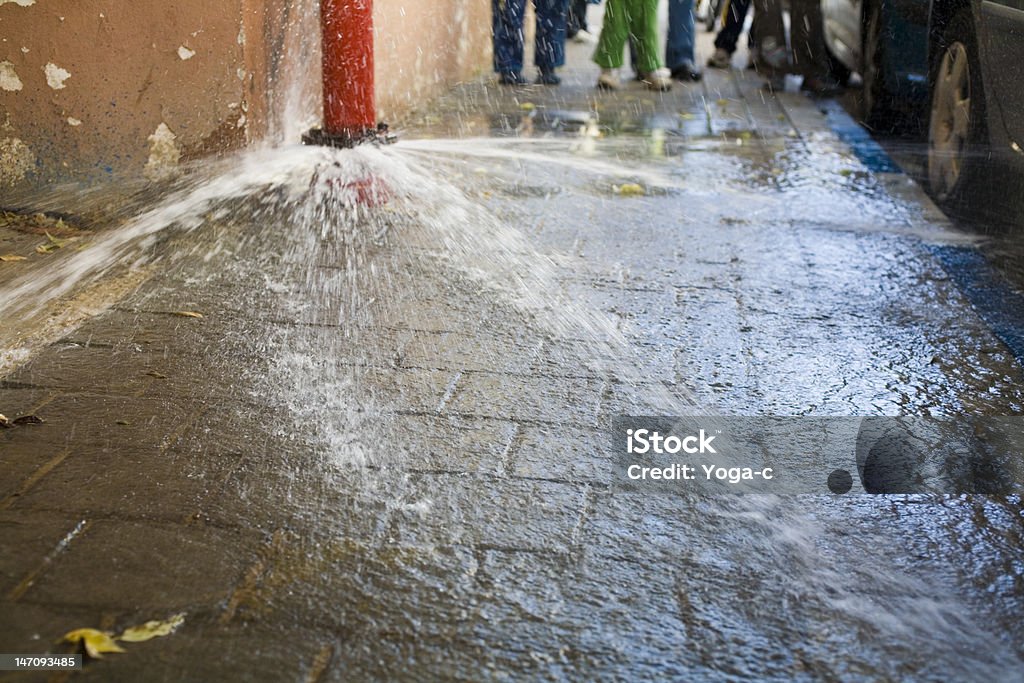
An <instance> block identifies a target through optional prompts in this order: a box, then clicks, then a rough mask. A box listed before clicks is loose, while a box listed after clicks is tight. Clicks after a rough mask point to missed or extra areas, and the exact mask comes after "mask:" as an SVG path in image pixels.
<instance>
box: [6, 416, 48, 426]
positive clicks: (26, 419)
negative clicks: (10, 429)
mask: <svg viewBox="0 0 1024 683" xmlns="http://www.w3.org/2000/svg"><path fill="white" fill-rule="evenodd" d="M11 424H16V425H41V424H43V419H42V418H40V417H36V416H35V415H22V416H21V417H16V418H14V419H13V420H11Z"/></svg>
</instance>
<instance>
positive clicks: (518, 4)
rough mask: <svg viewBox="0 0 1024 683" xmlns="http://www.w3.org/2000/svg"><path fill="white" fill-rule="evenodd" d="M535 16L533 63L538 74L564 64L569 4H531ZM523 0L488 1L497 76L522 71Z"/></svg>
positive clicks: (559, 0) (540, 0)
mask: <svg viewBox="0 0 1024 683" xmlns="http://www.w3.org/2000/svg"><path fill="white" fill-rule="evenodd" d="M533 8H534V10H535V12H536V15H537V30H536V41H535V44H534V55H533V61H534V62H536V63H537V68H538V69H540V70H541V71H553V70H554V69H555V67H558V66H562V65H563V64H565V22H566V15H567V14H568V11H569V0H533ZM525 14H526V0H491V16H492V18H493V26H492V31H493V36H494V70H495V71H497V72H498V73H499V74H512V73H519V72H520V71H522V70H523V17H524V16H525Z"/></svg>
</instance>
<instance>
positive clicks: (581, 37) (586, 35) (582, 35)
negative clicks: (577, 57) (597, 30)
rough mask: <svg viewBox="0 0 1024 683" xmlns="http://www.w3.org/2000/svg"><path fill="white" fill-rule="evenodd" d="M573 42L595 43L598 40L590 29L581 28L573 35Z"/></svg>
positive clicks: (582, 43)
mask: <svg viewBox="0 0 1024 683" xmlns="http://www.w3.org/2000/svg"><path fill="white" fill-rule="evenodd" d="M572 42H574V43H579V44H581V45H593V44H594V43H596V42H597V36H595V35H594V34H593V33H591V32H590V31H588V30H586V29H584V28H581V29H580V30H579V31H576V33H575V34H574V35H573V36H572Z"/></svg>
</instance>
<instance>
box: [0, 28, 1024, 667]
mask: <svg viewBox="0 0 1024 683" xmlns="http://www.w3.org/2000/svg"><path fill="white" fill-rule="evenodd" d="M702 41H704V42H703V43H702V46H703V47H704V49H705V54H707V46H706V44H704V43H706V41H707V37H706V36H704V35H702ZM588 52H589V49H588V48H584V47H582V46H571V48H570V51H569V59H570V63H569V66H568V67H567V68H566V70H565V71H566V73H565V81H566V82H565V84H564V85H563V86H561V87H559V88H544V87H540V86H536V87H527V88H521V89H503V88H498V87H497V86H494V85H489V84H484V83H473V84H465V85H463V86H460V87H458V88H456V89H455V90H453V92H452V93H451V94H450V95H449V96H447V97H446V98H444V99H443V100H442V101H441V102H440V103H439V105H438V107H437V109H436V110H435V111H433V112H431V113H429V114H423V115H422V116H421V117H420V118H419V119H418V120H416V121H412V122H409V123H408V124H407V125H406V126H404V131H403V140H402V141H401V142H400V143H399V144H398V146H397V147H396V148H395V150H393V151H391V150H388V151H387V152H386V153H387V154H395V155H401V156H402V158H407V159H412V160H415V162H416V163H417V164H422V165H424V166H426V167H428V168H430V169H433V170H434V171H435V173H436V175H437V176H438V177H439V178H443V179H445V180H447V181H448V182H451V183H453V184H454V185H456V186H457V187H459V188H460V189H461V190H462V191H464V192H465V194H466V195H467V196H468V197H469V198H470V200H471V202H472V206H474V207H476V206H482V207H484V209H483V210H484V211H485V212H486V213H487V214H489V215H495V216H497V217H499V219H500V221H501V223H502V224H503V225H505V226H507V228H506V230H507V232H498V233H493V232H489V231H490V230H491V229H490V228H489V227H488V225H487V224H481V225H479V226H477V227H474V225H469V224H467V225H466V226H448V227H447V228H444V227H443V226H442V227H440V228H439V227H438V226H436V225H432V224H428V221H429V220H430V216H432V215H434V214H433V212H437V215H441V216H445V215H448V214H445V213H443V211H442V210H443V209H444V206H443V205H442V204H443V202H442V200H441V199H439V200H438V205H437V206H433V205H431V206H425V207H424V211H423V214H422V215H419V216H418V215H416V214H414V213H411V212H405V213H402V212H401V211H395V213H396V214H397V215H396V218H395V220H394V223H393V227H392V231H391V233H389V234H387V235H383V236H380V235H361V236H357V237H356V238H354V242H351V243H346V242H343V241H342V242H338V241H332V240H330V239H323V240H320V241H317V240H316V239H314V238H313V236H311V235H308V234H299V233H298V232H297V231H298V226H296V225H294V224H287V223H284V222H282V214H280V213H277V212H275V211H274V210H263V209H260V207H263V206H264V204H261V203H260V198H254V199H253V200H252V201H249V202H247V201H239V202H237V203H235V204H233V205H231V207H230V208H231V210H225V211H221V212H213V213H211V215H210V216H208V217H207V219H206V223H205V224H204V225H203V226H202V227H201V228H199V229H197V230H194V231H192V232H188V233H180V234H173V235H172V236H170V237H168V238H166V239H164V240H162V241H160V242H158V243H155V244H154V245H153V247H152V248H153V249H154V250H155V251H156V253H158V254H160V255H161V256H162V259H161V260H159V261H158V262H157V263H155V264H154V265H153V266H152V268H151V269H150V270H148V271H147V273H146V275H147V279H145V281H144V282H143V283H142V284H141V286H139V288H138V289H137V290H135V291H133V292H132V293H131V294H130V295H128V296H126V297H124V298H122V299H120V300H119V302H118V303H117V304H116V305H115V306H113V307H112V308H110V309H108V310H106V311H104V312H102V313H100V314H98V315H95V316H94V317H91V318H89V319H88V320H86V321H85V322H84V323H83V324H81V325H80V326H79V327H77V329H75V330H74V331H73V332H70V333H67V334H65V335H64V336H63V337H62V338H60V339H58V340H56V341H54V342H53V343H51V344H49V345H47V346H45V347H44V348H42V349H40V350H39V351H38V352H37V353H35V354H34V355H33V356H32V357H31V359H30V360H29V361H28V362H27V363H25V364H24V365H23V366H22V367H20V368H19V369H17V370H16V371H14V372H13V373H11V374H8V375H7V376H5V377H3V378H2V379H0V412H2V413H4V414H6V415H7V416H8V417H12V418H13V417H16V416H19V415H37V416H39V417H41V418H43V419H45V421H46V422H45V424H42V425H25V426H19V427H17V428H13V429H7V430H0V472H2V474H0V539H2V548H3V551H4V552H2V553H0V651H2V652H10V653H37V652H38V653H41V652H47V651H49V652H60V651H63V648H65V647H67V646H65V645H55V644H54V642H55V641H56V640H57V639H58V638H60V636H61V635H62V634H64V633H65V632H67V631H69V630H72V629H75V628H81V627H95V628H101V629H110V630H112V631H120V630H121V629H123V628H125V627H127V626H131V625H134V624H137V623H141V622H144V621H146V620H149V619H165V618H167V617H169V616H170V615H172V614H176V613H181V612H184V613H186V617H185V623H184V625H183V626H182V627H181V628H180V629H179V630H178V631H177V632H176V633H174V634H173V635H170V636H167V637H163V638H158V639H155V640H152V641H149V642H145V643H137V644H132V645H130V646H126V648H127V649H128V652H126V653H124V654H111V655H108V656H106V657H105V658H104V659H103V660H102V661H94V662H91V663H89V664H88V665H87V666H86V668H85V671H83V672H80V673H77V674H74V675H71V676H64V675H60V674H57V675H39V676H36V677H33V676H32V675H17V676H16V675H13V674H11V675H10V676H9V678H10V680H36V679H38V680H65V679H68V678H70V679H72V680H83V681H86V680H95V681H101V680H102V681H111V680H116V681H138V680H147V681H160V680H166V681H178V680H251V681H282V680H302V681H328V680H330V681H342V680H385V679H387V680H430V679H437V678H443V679H454V680H510V679H514V680H518V679H523V678H528V679H568V680H596V679H604V680H618V679H629V680H669V679H684V680H685V679H694V680H738V679H744V678H746V679H751V680H753V679H758V680H792V679H833V680H834V679H844V680H849V679H877V678H893V679H895V678H908V677H909V678H914V679H919V680H926V679H934V680H940V679H943V678H945V679H952V678H969V677H978V678H983V679H984V678H987V679H990V680H997V679H1000V678H1002V679H1006V678H1007V676H1010V675H1016V673H1015V672H1019V670H1020V669H1019V666H1020V657H1021V655H1022V651H1021V645H1020V643H1022V642H1024V638H1022V637H1021V636H1022V635H1024V634H1022V633H1021V625H1020V623H1019V611H1017V610H1016V608H1015V605H1017V604H1018V603H1017V601H1018V600H1019V594H1018V591H1017V590H1016V589H1015V587H1014V586H1015V585H1018V584H1019V579H1020V576H1019V571H1018V573H1017V574H1016V575H1015V574H1013V572H1014V570H1013V569H1012V568H1013V567H1014V566H1017V567H1019V566H1020V564H1019V563H1020V562H1021V560H1022V559H1024V558H1022V557H1021V552H1022V551H1021V549H1020V547H1019V545H1013V544H1009V543H1006V542H1005V540H1004V539H1005V536H1004V535H1003V534H1004V531H1003V530H1005V529H1006V528H1007V525H1009V527H1010V528H1012V526H1013V524H1015V523H1016V524H1019V517H1014V515H1017V514H1019V510H1017V509H1016V508H1015V507H1014V504H1010V503H1004V504H1000V503H996V502H994V501H988V500H982V499H980V497H978V498H971V497H963V498H960V499H955V500H946V501H944V503H943V504H942V505H922V504H919V502H915V501H912V500H911V501H901V500H894V499H890V498H883V497H875V498H872V497H867V496H849V497H846V498H836V497H832V496H829V495H827V494H824V489H823V495H822V496H820V497H814V496H811V497H806V498H799V499H784V498H779V499H774V500H767V501H765V500H759V501H751V500H748V499H744V498H736V499H729V500H725V501H709V500H699V499H697V500H683V499H674V498H668V497H664V498H662V497H656V496H646V497H644V496H630V495H624V494H622V493H614V492H612V491H610V490H609V467H610V461H609V459H608V458H609V456H608V452H607V449H606V447H605V442H606V441H607V431H608V429H609V425H610V420H611V418H612V417H614V416H616V415H622V414H665V413H667V412H671V411H676V410H683V409H684V408H691V409H693V410H694V411H698V412H700V413H708V414H814V415H856V414H899V413H905V414H927V413H929V412H945V413H953V414H958V413H978V414H1012V413H1014V412H1019V411H1020V407H1021V406H1022V405H1024V381H1022V380H1024V376H1022V371H1021V368H1020V366H1019V365H1018V364H1017V363H1016V361H1015V360H1014V359H1013V357H1012V354H1009V353H1008V352H1007V351H1006V349H1005V348H1004V347H1003V346H1002V345H1001V343H1000V342H999V341H998V339H996V338H995V337H994V336H993V334H992V333H991V332H990V331H989V330H988V328H987V327H986V326H985V324H984V323H983V322H982V321H981V320H980V319H979V318H978V317H977V315H976V314H975V313H974V312H973V310H972V309H971V307H970V305H969V304H968V303H967V302H966V301H964V299H963V298H962V297H961V295H960V294H959V292H958V291H957V290H956V288H955V287H954V286H953V285H952V284H951V282H950V280H949V278H948V277H947V276H946V275H945V274H944V273H943V271H942V269H941V267H940V266H939V264H937V263H936V262H935V261H934V259H933V258H932V257H931V256H930V254H929V252H928V250H927V248H926V246H927V245H929V244H932V243H937V242H957V241H958V240H962V239H963V238H962V237H961V236H958V235H956V234H953V233H951V232H950V231H949V228H948V226H947V225H946V224H945V223H944V221H943V220H942V218H941V216H940V215H938V214H937V212H936V211H935V210H934V208H933V207H932V206H931V204H930V203H928V202H927V200H925V199H924V198H923V195H922V194H921V193H920V191H919V190H918V189H917V188H916V187H914V186H913V185H912V184H911V183H910V182H909V181H908V180H907V179H906V178H905V177H904V176H902V175H900V174H898V173H881V174H880V173H876V172H874V171H872V170H871V169H870V168H869V167H867V166H865V165H864V163H862V162H861V161H860V160H859V159H858V158H857V156H855V155H854V154H853V152H852V151H851V149H850V147H849V146H848V145H847V144H846V143H844V142H843V141H842V140H841V139H840V138H839V137H838V136H837V135H836V134H835V132H834V131H833V128H832V126H831V125H830V119H829V116H826V115H825V114H823V113H822V111H821V108H820V106H819V105H818V104H816V103H815V102H813V101H812V100H810V99H808V98H805V97H803V96H802V95H800V94H796V93H781V94H778V95H772V94H769V93H766V92H765V91H763V90H762V89H761V88H760V81H759V79H757V77H756V75H754V74H753V73H752V72H747V71H733V72H720V71H712V70H708V71H707V72H706V76H705V79H704V81H703V82H701V83H698V84H694V85H685V86H684V85H679V86H677V87H676V88H674V89H673V91H671V92H670V93H667V94H659V93H651V92H648V91H646V90H643V89H642V87H641V86H640V85H639V84H630V85H628V86H627V87H626V88H625V89H624V90H623V91H622V92H620V93H617V94H602V93H599V92H597V91H596V90H594V89H593V87H592V86H593V81H594V78H596V73H597V70H596V67H594V66H593V65H592V64H590V63H589V62H588V61H587V57H588ZM592 113H596V115H597V118H596V120H594V119H593V117H592V116H591V114H592ZM830 116H832V117H834V116H836V113H835V112H833V113H832V114H830ZM593 125H596V128H591V129H590V131H591V132H588V126H593ZM581 131H582V132H581ZM451 138H457V139H455V140H454V141H453V140H452V139H451ZM551 160H556V162H552V161H551ZM604 167H608V168H610V169H616V170H615V171H614V172H613V171H611V170H609V171H608V172H602V173H598V174H594V173H593V172H591V171H590V170H588V168H589V169H594V168H604ZM252 207H256V209H253V208H252ZM456 208H459V207H456ZM387 210H388V209H384V211H387ZM474 210H475V209H474ZM473 215H476V214H470V217H472V216H473ZM481 215H482V214H481ZM449 229H450V230H451V231H452V232H448V231H447V230H449ZM453 235H454V236H455V237H458V238H459V239H455V237H453V238H452V240H451V241H449V242H444V241H443V240H440V239H438V237H445V236H449V237H451V236H453ZM474 235H478V237H479V242H474V240H473V236H474ZM463 237H465V239H463ZM460 240H461V241H460ZM310 242H314V243H315V252H314V253H313V256H314V258H315V260H309V259H308V258H307V257H308V256H309V255H310V254H309V253H308V252H306V251H303V249H301V248H300V247H302V245H305V244H307V243H310ZM19 244H20V243H19ZM474 244H476V245H477V250H474V249H472V248H471V247H472V246H473V245H474ZM24 246H26V247H28V246H31V245H28V244H27V243H26V245H24ZM495 247H501V249H502V250H501V251H497V250H496V249H495ZM12 248H14V247H12ZM19 248H20V246H19ZM339 264H341V265H339ZM9 265H11V264H6V263H5V264H0V266H2V267H7V266H9ZM0 272H2V268H0ZM475 273H482V274H483V275H482V276H480V277H477V276H476V275H475ZM520 275H522V279H520V278H519V276H520ZM489 282H490V283H493V286H490V287H489V286H487V285H488V283H489ZM538 283H540V284H544V285H547V286H550V289H549V290H546V291H536V289H537V288H536V285H538ZM517 286H522V287H524V288H525V291H527V292H528V293H532V294H533V295H535V296H534V298H529V299H528V300H524V297H523V296H522V291H518V290H516V287H517ZM352 292H358V293H359V294H360V298H358V300H356V299H355V297H354V296H352V297H349V294H350V293H352ZM349 305H351V306H352V308H351V309H347V308H346V306H349ZM563 305H564V306H565V308H564V309H560V308H559V306H563ZM569 312H571V315H569V314H568V313H569ZM181 313H199V314H201V316H202V317H191V316H183V315H181ZM562 313H567V314H566V315H562ZM588 325H590V326H589V327H588ZM594 330H619V331H620V332H621V334H622V335H623V336H624V338H625V339H626V340H627V342H628V345H627V348H624V349H623V348H620V347H619V346H618V345H617V344H615V343H612V342H611V341H608V340H602V339H599V338H597V337H596V336H595V333H594ZM609 334H611V333H609ZM965 527H968V528H970V529H972V530H973V531H976V532H977V533H975V534H973V535H972V534H965V533H963V531H964V528H965ZM1007 533H1009V532H1007ZM1015 563H1016V564H1015ZM1001 577H1009V582H1008V583H1007V581H1005V580H1003V579H1002V578H1001ZM1014 577H1015V578H1014ZM1014 582H1017V583H1014ZM1011 672H1014V673H1013V674H1011ZM3 680H7V678H3Z"/></svg>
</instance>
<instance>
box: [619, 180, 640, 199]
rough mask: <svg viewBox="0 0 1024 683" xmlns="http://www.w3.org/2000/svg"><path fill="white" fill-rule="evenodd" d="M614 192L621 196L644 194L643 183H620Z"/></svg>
mask: <svg viewBox="0 0 1024 683" xmlns="http://www.w3.org/2000/svg"><path fill="white" fill-rule="evenodd" d="M616 192H617V193H618V194H620V195H622V196H623V197H636V196H640V195H643V194H645V192H644V188H643V185H638V184H637V183H626V184H625V185H620V186H619V187H618V188H617V189H616Z"/></svg>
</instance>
